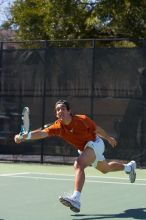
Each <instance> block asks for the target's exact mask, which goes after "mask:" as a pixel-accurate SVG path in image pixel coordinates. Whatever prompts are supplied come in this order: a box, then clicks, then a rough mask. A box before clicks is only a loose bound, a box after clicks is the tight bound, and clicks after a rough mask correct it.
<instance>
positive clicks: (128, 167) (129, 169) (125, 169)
mask: <svg viewBox="0 0 146 220" xmlns="http://www.w3.org/2000/svg"><path fill="white" fill-rule="evenodd" d="M124 166H125V168H124V171H125V173H130V171H131V166H129V165H128V164H124Z"/></svg>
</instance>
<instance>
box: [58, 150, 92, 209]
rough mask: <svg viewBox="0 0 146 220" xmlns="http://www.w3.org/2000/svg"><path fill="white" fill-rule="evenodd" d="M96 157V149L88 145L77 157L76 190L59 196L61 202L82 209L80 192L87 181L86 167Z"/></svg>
mask: <svg viewBox="0 0 146 220" xmlns="http://www.w3.org/2000/svg"><path fill="white" fill-rule="evenodd" d="M95 159H96V155H95V153H94V150H93V149H91V148H89V147H88V146H86V148H85V150H84V151H83V152H82V153H81V155H80V156H79V157H78V158H77V160H76V161H75V163H74V168H75V180H74V192H73V194H72V195H71V196H64V197H63V196H61V197H59V200H60V202H61V203H62V204H63V205H65V206H67V207H69V208H70V209H71V210H72V211H74V212H79V211H80V194H81V191H82V188H83V185H84V182H85V172H84V169H85V168H86V167H87V166H89V165H91V164H92V163H93V162H94V161H95Z"/></svg>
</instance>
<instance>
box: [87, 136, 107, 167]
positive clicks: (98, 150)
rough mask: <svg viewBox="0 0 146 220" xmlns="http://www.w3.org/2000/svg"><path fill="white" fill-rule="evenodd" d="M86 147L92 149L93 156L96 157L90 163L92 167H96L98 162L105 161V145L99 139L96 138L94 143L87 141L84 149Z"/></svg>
mask: <svg viewBox="0 0 146 220" xmlns="http://www.w3.org/2000/svg"><path fill="white" fill-rule="evenodd" d="M86 147H90V148H92V149H93V150H94V153H95V155H96V159H95V161H94V162H93V163H92V166H93V167H96V166H97V162H98V161H103V160H105V157H104V155H103V153H104V150H105V145H104V142H103V140H102V139H101V138H100V137H98V136H97V137H96V140H95V141H88V142H87V143H86V145H85V148H86Z"/></svg>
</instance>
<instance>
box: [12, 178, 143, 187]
mask: <svg viewBox="0 0 146 220" xmlns="http://www.w3.org/2000/svg"><path fill="white" fill-rule="evenodd" d="M9 177H13V178H25V179H39V180H57V181H74V179H66V178H55V177H38V176H23V175H18V176H17V175H12V176H9ZM86 182H87V183H105V184H119V185H131V183H124V182H109V181H99V180H88V179H86ZM132 185H133V186H146V183H145V184H144V183H134V184H132Z"/></svg>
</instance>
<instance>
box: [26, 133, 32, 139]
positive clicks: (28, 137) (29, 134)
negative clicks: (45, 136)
mask: <svg viewBox="0 0 146 220" xmlns="http://www.w3.org/2000/svg"><path fill="white" fill-rule="evenodd" d="M30 139H31V132H29V133H28V134H27V137H26V140H30Z"/></svg>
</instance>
